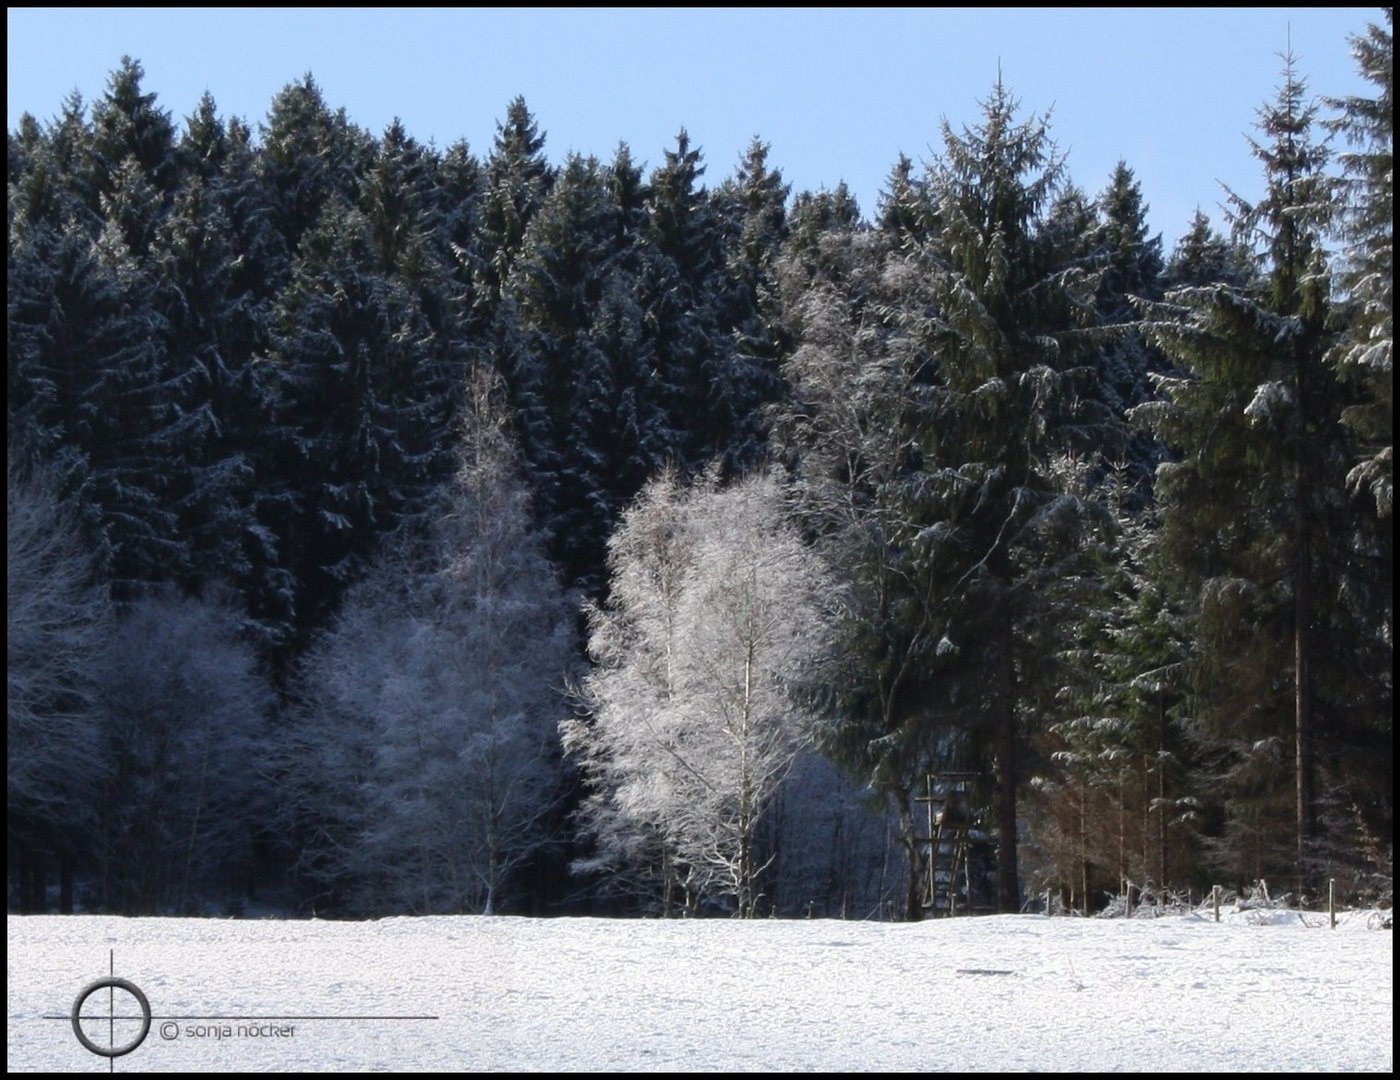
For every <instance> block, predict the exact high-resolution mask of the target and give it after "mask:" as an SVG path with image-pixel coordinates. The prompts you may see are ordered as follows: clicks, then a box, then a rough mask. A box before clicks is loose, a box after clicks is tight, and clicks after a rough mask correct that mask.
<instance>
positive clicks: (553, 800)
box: [284, 375, 575, 913]
mask: <svg viewBox="0 0 1400 1080" xmlns="http://www.w3.org/2000/svg"><path fill="white" fill-rule="evenodd" d="M468 396H469V402H468V422H467V426H466V434H465V437H464V440H463V444H462V449H461V467H460V469H459V470H458V472H457V475H456V478H455V481H454V483H453V484H452V485H451V492H450V495H449V498H448V504H447V508H446V511H445V513H444V514H443V515H442V516H441V517H440V519H439V521H438V523H437V527H436V528H435V530H434V533H433V543H432V545H431V550H430V551H429V552H428V553H427V554H426V555H424V554H422V553H421V552H419V553H417V554H415V555H410V556H405V557H401V558H397V559H386V560H384V561H382V562H381V564H380V565H379V566H378V567H377V568H376V569H375V570H374V571H373V572H372V574H371V575H370V577H369V578H368V579H367V580H366V581H365V582H364V583H362V584H361V585H360V586H358V587H357V588H356V589H355V590H353V591H352V593H351V595H350V597H349V598H348V600H347V602H346V605H345V608H344V610H343V612H342V614H341V616H340V618H339V619H338V621H337V623H336V625H335V627H334V628H333V629H332V630H331V632H330V633H328V634H327V635H326V636H325V637H323V639H322V640H321V641H320V642H319V643H318V645H317V646H316V647H315V648H314V649H313V651H312V653H311V654H310V655H309V657H308V660H307V663H306V665H305V668H304V679H303V683H302V697H303V700H304V707H303V709H302V710H301V712H300V717H299V719H298V721H297V722H296V723H295V724H294V725H293V728H292V730H291V732H290V733H289V736H288V737H287V739H286V740H285V741H284V763H285V771H286V776H287V779H288V784H287V787H288V792H289V794H290V796H291V800H292V808H293V811H294V814H295V816H296V819H297V820H298V821H299V822H300V823H301V825H300V827H301V829H302V830H303V833H302V837H303V844H304V847H303V866H304V869H305V870H306V871H307V873H308V874H309V876H311V877H312V878H313V879H315V880H317V881H319V882H320V883H321V884H322V885H323V886H324V887H325V888H326V889H327V891H328V892H329V893H330V894H331V895H332V897H333V902H334V903H337V904H340V905H343V906H345V907H347V908H349V909H351V910H355V911H359V912H363V913H370V912H377V913H378V912H385V911H410V912H440V911H480V912H485V913H491V912H494V911H495V910H497V909H498V907H499V905H500V904H501V903H502V902H503V900H504V899H505V896H506V891H507V888H508V885H509V880H510V874H511V871H512V870H513V869H515V868H516V867H518V866H519V864H520V863H521V862H523V861H524V860H525V859H527V858H529V857H530V856H531V855H532V854H534V853H535V852H536V851H538V850H539V848H540V846H541V845H542V844H544V843H546V842H548V840H549V830H548V828H547V825H548V822H549V820H550V814H551V811H553V810H554V809H555V808H556V806H557V802H558V799H559V795H560V788H561V785H560V783H559V750H558V730H557V729H558V722H559V717H560V714H561V712H562V709H563V706H564V699H563V693H562V691H563V687H564V683H565V679H566V676H567V674H568V669H569V666H570V663H571V658H572V656H573V640H572V623H573V613H574V610H575V609H574V606H573V603H572V602H571V601H570V600H569V597H568V595H567V593H566V592H565V591H564V590H563V589H562V588H561V586H560V585H559V582H558V578H557V574H556V573H555V570H554V567H553V565H552V564H551V563H550V562H549V561H548V559H547V558H546V557H545V556H544V554H543V550H542V545H541V542H540V538H539V537H538V535H537V534H536V533H535V532H534V531H533V530H532V527H531V525H530V519H529V507H528V498H527V494H526V488H525V486H524V483H523V481H522V479H521V476H520V472H519V464H518V460H517V456H516V453H515V449H514V445H513V442H512V440H511V438H510V436H509V433H508V430H507V413H506V412H505V411H504V410H503V409H502V408H501V406H500V404H499V398H498V391H497V390H496V388H495V387H494V386H493V385H492V383H491V380H490V379H489V378H487V377H486V376H484V375H478V376H475V377H474V378H473V379H472V380H471V383H470V385H469V387H468Z"/></svg>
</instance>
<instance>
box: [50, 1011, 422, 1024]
mask: <svg viewBox="0 0 1400 1080" xmlns="http://www.w3.org/2000/svg"><path fill="white" fill-rule="evenodd" d="M72 1018H73V1017H72V1015H71V1014H70V1013H45V1014H44V1015H43V1016H41V1017H40V1018H39V1019H41V1020H71V1019H72ZM78 1019H79V1020H80V1021H82V1022H83V1023H88V1022H89V1021H97V1020H144V1019H146V1018H145V1017H144V1016H80V1017H78ZM151 1019H152V1020H441V1019H442V1017H440V1016H156V1015H155V1014H154V1013H152V1014H151Z"/></svg>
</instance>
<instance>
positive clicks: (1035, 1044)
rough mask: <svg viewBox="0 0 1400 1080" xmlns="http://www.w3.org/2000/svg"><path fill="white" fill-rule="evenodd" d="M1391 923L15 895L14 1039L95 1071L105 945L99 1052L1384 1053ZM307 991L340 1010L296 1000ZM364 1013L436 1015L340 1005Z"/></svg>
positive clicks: (996, 1067)
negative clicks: (569, 910) (789, 916)
mask: <svg viewBox="0 0 1400 1080" xmlns="http://www.w3.org/2000/svg"><path fill="white" fill-rule="evenodd" d="M1392 940H1393V939H1392V935H1391V934H1390V933H1389V932H1385V931H1378V930H1370V929H1368V928H1367V917H1366V915H1365V913H1358V914H1353V915H1350V916H1348V917H1347V918H1346V920H1345V921H1344V922H1343V923H1342V925H1340V926H1339V927H1338V928H1337V929H1336V930H1335V931H1332V930H1329V929H1327V928H1326V919H1325V916H1320V915H1319V916H1312V915H1309V916H1300V915H1298V914H1297V913H1267V914H1266V913H1263V912H1252V913H1251V912H1243V913H1231V914H1230V915H1228V916H1227V918H1226V919H1225V921H1224V922H1222V923H1221V924H1219V925H1217V924H1215V923H1214V922H1212V921H1211V920H1210V919H1209V918H1208V917H1200V916H1173V917H1167V918H1162V919H1157V920H1134V921H1105V920H1081V919H1073V918H1057V919H1045V918H1043V917H1040V916H1005V917H991V918H978V919H959V920H952V921H948V920H943V921H938V922H930V923H924V924H912V925H911V924H876V923H851V922H835V921H823V920H815V921H802V922H777V921H755V922H738V921H723V920H715V921H698V922H663V921H620V920H603V919H559V920H537V919H515V918H487V917H466V918H446V917H444V918H418V919H412V918H402V919H386V920H383V921H380V922H361V923H337V922H317V921H310V922H280V921H254V920H249V921H214V920H191V919H120V918H107V917H69V918H62V917H56V916H32V917H18V916H11V917H10V918H9V919H8V979H7V983H8V988H7V1002H8V1007H9V1020H8V1028H7V1051H8V1063H9V1067H10V1069H11V1070H41V1069H42V1070H56V1071H92V1072H97V1071H103V1072H105V1071H107V1069H108V1062H107V1060H106V1059H104V1058H100V1057H97V1056H95V1055H93V1054H91V1053H90V1052H89V1051H87V1050H85V1049H84V1048H83V1047H82V1046H81V1045H80V1044H79V1043H78V1041H77V1040H76V1038H75V1037H74V1033H73V1029H72V1026H71V1023H70V1022H69V1021H68V1020H67V1019H65V1018H66V1017H67V1016H68V1015H69V1013H70V1010H71V1009H72V1007H73V1003H74V1000H75V999H76V998H77V997H78V995H79V993H80V992H81V991H82V990H83V988H85V987H86V986H87V985H88V984H90V983H91V982H92V981H94V980H97V979H100V978H102V977H104V976H107V975H108V965H109V958H110V962H111V963H112V966H113V970H114V972H115V974H116V975H117V976H119V977H124V978H126V979H128V980H131V982H133V983H135V984H136V985H137V986H138V987H139V988H140V989H141V990H143V991H144V993H145V995H146V997H147V999H148V1000H149V1004H150V1009H151V1012H152V1014H153V1017H154V1019H153V1022H152V1024H151V1028H150V1033H149V1035H148V1037H147V1038H146V1039H145V1041H144V1042H143V1043H142V1044H141V1045H140V1046H139V1047H138V1048H137V1049H136V1050H135V1051H134V1052H132V1053H131V1054H129V1055H128V1056H123V1057H119V1058H117V1059H116V1060H115V1071H116V1072H122V1071H133V1070H135V1071H142V1070H145V1071H215V1070H253V1069H256V1070H308V1069H310V1070H350V1069H372V1070H409V1069H444V1070H454V1071H455V1070H607V1069H621V1070H703V1071H722V1070H809V1071H810V1070H847V1069H850V1070H901V1071H902V1070H910V1071H913V1070H920V1071H922V1070H959V1071H978V1072H994V1071H1001V1070H1010V1071H1031V1070H1037V1071H1040V1070H1064V1071H1083V1072H1098V1071H1125V1070H1126V1071H1161V1070H1170V1071H1188V1070H1189V1071H1193V1072H1195V1071H1225V1070H1229V1071H1232V1072H1254V1071H1297V1072H1304V1071H1337V1070H1361V1071H1381V1072H1389V1071H1391V1069H1392V1066H1393V1061H1394V1039H1393V1031H1394V1029H1393V1019H1392V1005H1393V964H1392V951H1391V950H1392ZM109 951H110V957H109ZM118 993H120V992H119V991H108V990H105V989H104V990H102V991H99V992H98V993H97V994H94V995H93V996H92V997H90V998H89V999H88V1000H87V1003H86V1004H85V1005H84V1008H83V1015H84V1016H97V1015H100V1016H102V1017H103V1020H102V1022H101V1023H100V1024H99V1023H97V1022H95V1021H90V1022H89V1023H88V1024H86V1025H85V1028H86V1030H87V1031H88V1033H89V1035H90V1037H91V1038H92V1039H93V1040H95V1041H96V1042H99V1043H101V1044H102V1045H107V1046H110V1045H112V1044H113V1041H112V1040H109V1035H112V1036H115V1040H114V1041H115V1042H117V1043H120V1042H123V1041H128V1040H129V1039H130V1038H131V1037H132V1036H133V1035H134V1034H135V1029H136V1028H137V1027H138V1025H137V1024H136V1022H134V1021H129V1020H120V1019H119V1020H116V1021H110V1022H109V1021H108V1020H107V1019H106V1017H107V1016H108V1010H109V1008H111V1005H113V1004H115V1005H116V1008H115V1013H116V1015H117V1016H118V1017H121V1016H124V1015H127V1012H124V1011H123V1009H122V1007H121V1006H120V1004H119V1003H117V999H116V995H117V994H118ZM109 994H111V995H112V996H113V1002H112V1003H110V1004H109V1002H108V1000H107V996H108V995H109ZM124 1000H125V1002H126V1004H127V1005H128V1006H130V1005H131V1004H132V1002H133V1000H134V999H132V998H130V997H126V998H125V999H124ZM313 1016H315V1017H329V1016H335V1017H340V1018H341V1019H297V1018H305V1017H313ZM365 1016H375V1017H386V1016H395V1017H404V1016H415V1017H420V1016H433V1017H437V1019H412V1020H406V1019H393V1020H391V1019H345V1018H346V1017H365ZM175 1017H178V1018H180V1019H169V1018H175ZM193 1017H202V1018H208V1017H219V1018H220V1019H186V1018H193ZM250 1018H259V1019H250ZM273 1018H276V1019H273ZM281 1018H286V1019H281ZM123 1025H124V1028H123ZM109 1029H110V1030H109ZM162 1033H164V1034H165V1035H173V1036H174V1037H173V1038H163V1037H162Z"/></svg>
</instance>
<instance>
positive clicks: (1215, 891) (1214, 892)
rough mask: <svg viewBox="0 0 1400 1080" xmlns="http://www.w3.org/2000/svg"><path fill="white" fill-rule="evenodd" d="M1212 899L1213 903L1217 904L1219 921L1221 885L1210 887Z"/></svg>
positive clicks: (1216, 913)
mask: <svg viewBox="0 0 1400 1080" xmlns="http://www.w3.org/2000/svg"><path fill="white" fill-rule="evenodd" d="M1210 900H1211V903H1212V904H1214V905H1215V921H1216V922H1219V921H1220V886H1219V885H1212V886H1211V887H1210Z"/></svg>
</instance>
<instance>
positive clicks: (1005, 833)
mask: <svg viewBox="0 0 1400 1080" xmlns="http://www.w3.org/2000/svg"><path fill="white" fill-rule="evenodd" d="M1007 648H1008V649H1009V648H1010V643H1009V640H1008V644H1007ZM1014 678H1015V676H1014V674H1013V671H1012V664H1011V661H1010V658H1009V656H1008V659H1007V662H1006V665H1005V678H1004V680H1003V684H1002V694H1001V700H1000V702H999V707H998V709H997V712H998V716H997V733H996V754H997V911H999V912H1001V913H1002V914H1015V913H1016V912H1017V911H1020V910H1021V889H1020V884H1019V881H1018V878H1017V869H1016V862H1017V853H1016V784H1017V780H1018V776H1017V762H1016V752H1017V745H1016V742H1017V739H1016V706H1015V700H1016V696H1015V694H1014V693H1013V691H1012V685H1011V684H1012V680H1013V679H1014Z"/></svg>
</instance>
